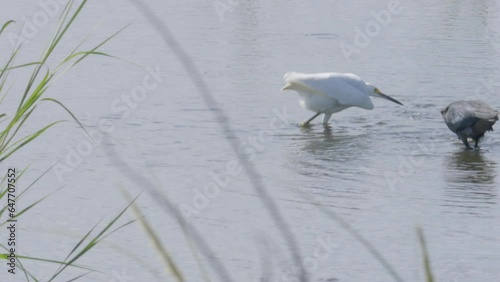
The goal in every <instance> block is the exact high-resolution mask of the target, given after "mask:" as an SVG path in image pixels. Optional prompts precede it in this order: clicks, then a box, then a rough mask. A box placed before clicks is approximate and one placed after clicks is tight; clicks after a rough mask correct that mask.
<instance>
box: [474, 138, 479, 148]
mask: <svg viewBox="0 0 500 282" xmlns="http://www.w3.org/2000/svg"><path fill="white" fill-rule="evenodd" d="M478 144H479V138H476V139H474V148H475V149H476V150H477V149H479V145H478Z"/></svg>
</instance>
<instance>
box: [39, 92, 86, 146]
mask: <svg viewBox="0 0 500 282" xmlns="http://www.w3.org/2000/svg"><path fill="white" fill-rule="evenodd" d="M40 101H49V102H54V103H56V104H58V105H59V106H61V107H62V108H63V109H64V110H65V111H66V112H67V113H68V114H69V115H70V116H71V117H72V118H73V120H74V121H75V122H76V123H78V125H79V126H80V127H81V128H82V129H83V131H85V133H86V134H87V136H88V137H89V138H90V139H91V140H92V139H93V138H92V136H91V135H90V133H89V132H88V131H87V129H85V127H84V126H83V124H82V123H81V122H80V121H79V120H78V118H77V117H76V116H75V115H74V114H73V112H71V111H70V110H69V109H68V108H67V107H66V106H64V104H63V103H61V102H59V101H57V100H56V99H54V98H43V99H42V100H40Z"/></svg>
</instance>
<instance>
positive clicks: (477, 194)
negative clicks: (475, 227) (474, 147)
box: [445, 151, 497, 209]
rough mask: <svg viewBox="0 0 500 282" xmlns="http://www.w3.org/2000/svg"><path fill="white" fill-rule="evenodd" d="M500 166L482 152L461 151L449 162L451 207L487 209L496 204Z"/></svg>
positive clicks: (450, 158) (448, 189)
mask: <svg viewBox="0 0 500 282" xmlns="http://www.w3.org/2000/svg"><path fill="white" fill-rule="evenodd" d="M496 165H497V164H496V162H494V161H493V160H491V159H488V158H487V157H486V156H484V155H483V152H482V151H458V152H455V153H453V154H452V155H451V156H450V157H448V159H447V168H446V169H445V180H446V182H447V184H448V185H447V191H446V194H447V196H449V198H448V199H447V202H449V203H448V205H452V206H460V207H465V208H471V209H472V208H484V207H486V206H488V205H490V204H495V202H496V200H495V199H496V185H497V184H496Z"/></svg>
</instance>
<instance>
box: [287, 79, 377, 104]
mask: <svg viewBox="0 0 500 282" xmlns="http://www.w3.org/2000/svg"><path fill="white" fill-rule="evenodd" d="M284 79H285V81H286V82H287V85H286V86H285V87H284V88H283V89H284V90H286V89H290V90H295V91H297V92H302V93H310V94H317V95H325V96H327V97H329V98H332V99H335V100H337V101H338V103H339V104H341V105H345V106H357V107H362V108H366V109H372V108H373V103H372V102H371V100H370V98H369V96H368V94H366V92H365V89H366V84H365V82H364V81H363V80H362V79H361V78H359V77H358V76H356V75H354V74H343V73H317V74H305V73H296V72H289V73H286V74H285V77H284Z"/></svg>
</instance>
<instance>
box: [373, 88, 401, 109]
mask: <svg viewBox="0 0 500 282" xmlns="http://www.w3.org/2000/svg"><path fill="white" fill-rule="evenodd" d="M376 92H377V94H378V95H379V96H380V98H384V99H386V100H389V101H391V102H394V103H396V104H399V105H401V106H404V105H403V103H401V102H399V101H398V100H396V99H394V98H392V97H390V96H389V95H385V94H384V93H382V92H380V91H376Z"/></svg>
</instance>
